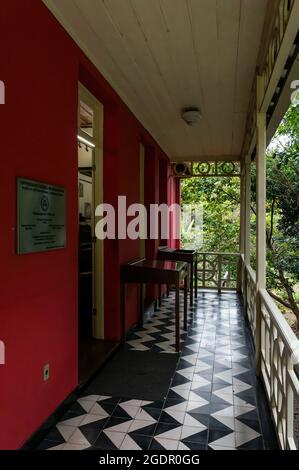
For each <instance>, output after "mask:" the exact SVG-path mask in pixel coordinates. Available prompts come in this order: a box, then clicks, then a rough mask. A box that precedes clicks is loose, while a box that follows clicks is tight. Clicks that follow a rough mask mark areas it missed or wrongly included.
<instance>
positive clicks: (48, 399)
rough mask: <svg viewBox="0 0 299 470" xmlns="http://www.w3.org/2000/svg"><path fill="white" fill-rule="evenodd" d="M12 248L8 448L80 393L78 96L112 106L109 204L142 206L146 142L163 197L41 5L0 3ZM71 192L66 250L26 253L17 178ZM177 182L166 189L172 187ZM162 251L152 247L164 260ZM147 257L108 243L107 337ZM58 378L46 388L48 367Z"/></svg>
mask: <svg viewBox="0 0 299 470" xmlns="http://www.w3.org/2000/svg"><path fill="white" fill-rule="evenodd" d="M0 58H1V59H0V60H1V65H0V80H3V81H4V82H5V85H6V104H5V105H4V106H0V132H1V147H0V149H1V151H0V152H1V153H0V156H1V164H2V165H1V166H2V171H1V184H0V200H1V219H2V224H1V235H0V236H1V243H0V259H1V268H2V269H1V271H0V289H1V295H0V339H1V340H2V341H4V342H5V345H6V365H5V366H0V423H1V426H0V449H15V448H18V447H19V446H21V445H22V443H23V442H24V441H25V440H26V439H28V438H29V437H30V435H31V434H32V433H33V432H34V431H35V430H36V429H37V428H38V426H39V425H40V424H41V423H42V422H43V421H44V420H45V419H46V418H47V417H48V416H49V415H50V414H51V413H52V412H53V410H54V409H55V408H56V407H57V406H58V405H59V404H60V403H61V402H62V401H63V399H64V398H65V397H66V396H67V395H68V394H69V393H70V392H71V391H72V390H73V389H74V388H75V387H76V385H77V232H78V228H77V227H78V225H77V213H78V208H77V143H76V134H77V93H78V80H80V81H81V82H82V83H83V84H84V85H85V86H86V87H87V88H88V89H89V90H90V91H91V92H92V93H93V94H94V95H95V96H96V97H97V98H98V99H99V100H100V101H101V102H102V103H103V105H104V109H105V111H104V199H105V202H108V203H112V204H115V202H116V198H117V195H118V194H120V195H127V198H128V202H129V203H131V202H137V201H138V200H139V143H140V142H141V141H142V142H143V143H144V144H145V145H146V148H147V163H146V167H147V170H148V171H149V172H150V174H151V177H152V180H151V186H152V187H153V188H154V190H152V189H151V188H149V190H148V191H149V195H148V198H149V199H151V197H152V193H153V194H154V198H155V199H156V198H159V196H158V195H157V193H156V192H157V187H159V172H158V170H157V168H159V165H158V164H157V159H158V155H160V157H161V155H163V158H166V156H165V155H164V154H163V152H162V151H161V149H160V148H159V147H158V146H157V145H156V143H155V142H154V140H153V139H152V138H151V136H150V135H149V134H148V133H147V132H146V131H145V130H144V129H143V127H142V126H141V125H140V123H139V122H138V121H137V120H136V119H135V118H134V116H133V115H132V114H131V113H130V112H129V110H128V109H127V107H126V106H125V105H124V104H123V103H122V101H121V100H120V99H119V98H118V96H117V95H116V93H115V92H114V91H113V90H112V89H111V87H110V86H109V85H108V84H107V83H106V81H105V80H104V79H103V77H102V76H101V75H100V74H99V73H98V72H97V70H96V69H95V68H94V67H93V65H92V64H91V63H90V62H89V61H88V60H87V59H86V57H85V56H84V54H83V53H82V52H81V51H80V50H79V48H78V47H77V46H76V45H75V44H74V42H73V41H72V40H71V39H70V37H69V36H68V35H67V34H66V32H65V31H64V30H63V28H62V27H61V26H60V25H59V24H58V23H57V21H56V20H55V18H54V17H53V16H52V15H51V14H50V12H49V11H48V10H47V8H46V7H45V6H44V5H43V4H42V2H41V1H40V0H10V2H1V3H0ZM18 176H22V177H25V178H26V177H27V178H30V179H35V180H39V181H45V182H47V183H52V184H57V185H61V186H64V187H65V188H66V195H67V201H66V204H67V247H66V249H65V250H61V251H55V252H48V253H40V254H31V255H25V256H17V255H16V251H15V230H16V178H17V177H18ZM165 184H166V182H165ZM155 249H156V244H155V243H154V244H153V245H151V246H150V247H149V250H150V252H151V254H153V255H154V254H155ZM138 255H139V243H138V241H135V242H134V241H130V240H121V241H106V242H105V335H106V338H110V339H117V338H118V337H119V331H120V329H119V266H120V264H121V263H124V262H126V261H128V260H130V259H131V258H133V257H136V256H138ZM128 304H129V308H128V309H127V311H128V315H129V316H128V324H127V326H128V327H129V326H131V325H132V324H133V323H134V322H135V321H136V318H137V305H138V302H137V289H136V288H135V287H133V286H132V287H131V288H130V289H129V292H128ZM46 363H50V365H51V377H50V380H49V381H48V382H47V383H46V384H45V383H44V382H43V376H42V370H43V365H44V364H46Z"/></svg>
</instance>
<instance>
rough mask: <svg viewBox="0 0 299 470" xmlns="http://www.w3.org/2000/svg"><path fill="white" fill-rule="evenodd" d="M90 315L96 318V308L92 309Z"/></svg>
mask: <svg viewBox="0 0 299 470" xmlns="http://www.w3.org/2000/svg"><path fill="white" fill-rule="evenodd" d="M92 314H93V316H94V317H96V316H97V309H96V308H93V309H92Z"/></svg>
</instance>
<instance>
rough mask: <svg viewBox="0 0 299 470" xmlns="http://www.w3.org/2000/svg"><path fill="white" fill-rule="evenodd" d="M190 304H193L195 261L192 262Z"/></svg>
mask: <svg viewBox="0 0 299 470" xmlns="http://www.w3.org/2000/svg"><path fill="white" fill-rule="evenodd" d="M190 276H191V279H190V306H191V307H192V306H193V285H194V266H193V262H192V263H191V272H190Z"/></svg>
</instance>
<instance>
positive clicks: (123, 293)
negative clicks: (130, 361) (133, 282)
mask: <svg viewBox="0 0 299 470" xmlns="http://www.w3.org/2000/svg"><path fill="white" fill-rule="evenodd" d="M120 325H121V342H122V344H125V342H126V284H125V283H124V282H122V283H121V285H120Z"/></svg>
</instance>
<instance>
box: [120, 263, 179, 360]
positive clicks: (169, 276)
mask: <svg viewBox="0 0 299 470" xmlns="http://www.w3.org/2000/svg"><path fill="white" fill-rule="evenodd" d="M120 279H121V325H122V341H123V342H125V338H126V284H128V283H134V284H139V285H140V317H139V322H140V324H141V325H142V324H143V309H144V299H143V284H159V285H160V284H174V285H175V291H176V294H175V345H176V351H177V352H179V351H180V282H181V281H182V280H184V330H187V292H188V265H187V264H186V263H185V262H181V261H179V262H175V261H159V260H150V259H146V258H142V259H138V260H136V261H132V262H131V263H128V264H125V265H123V266H122V267H121V274H120Z"/></svg>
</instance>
